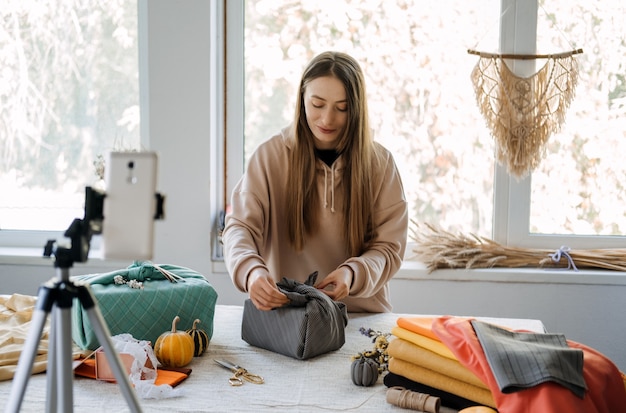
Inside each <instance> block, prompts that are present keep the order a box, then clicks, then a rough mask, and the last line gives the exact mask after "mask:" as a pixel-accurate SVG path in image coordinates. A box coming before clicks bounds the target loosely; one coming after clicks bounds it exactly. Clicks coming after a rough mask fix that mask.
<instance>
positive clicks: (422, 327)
mask: <svg viewBox="0 0 626 413" xmlns="http://www.w3.org/2000/svg"><path fill="white" fill-rule="evenodd" d="M435 318H437V317H399V318H398V320H397V324H398V327H402V328H404V329H406V330H409V331H412V332H414V333H416V334H421V335H423V336H426V337H428V338H431V339H433V340H435V341H441V340H439V337H437V334H435V333H434V332H433V330H432V325H433V321H434V320H435Z"/></svg>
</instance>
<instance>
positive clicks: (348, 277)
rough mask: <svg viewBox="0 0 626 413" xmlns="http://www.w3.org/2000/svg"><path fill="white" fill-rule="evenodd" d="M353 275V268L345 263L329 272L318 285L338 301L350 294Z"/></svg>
mask: <svg viewBox="0 0 626 413" xmlns="http://www.w3.org/2000/svg"><path fill="white" fill-rule="evenodd" d="M353 277H354V273H353V272H352V269H351V268H350V267H348V266H347V265H344V266H341V267H339V268H337V269H336V270H335V271H333V272H331V273H330V274H328V275H327V276H326V278H324V279H323V280H322V281H321V282H320V283H318V284H317V286H316V287H317V288H319V289H320V290H322V292H324V293H325V294H326V295H327V296H329V297H330V298H332V299H333V300H335V301H338V300H341V299H342V298H346V297H347V296H348V294H350V286H351V285H352V278H353Z"/></svg>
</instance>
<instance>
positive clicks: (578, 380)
mask: <svg viewBox="0 0 626 413" xmlns="http://www.w3.org/2000/svg"><path fill="white" fill-rule="evenodd" d="M472 327H473V328H474V331H475V332H476V336H477V337H478V341H480V344H481V346H482V348H483V351H484V353H485V356H486V358H487V361H488V363H489V367H490V368H491V371H492V373H493V375H494V377H495V379H496V382H497V384H498V387H499V388H500V391H501V392H502V393H513V392H516V391H520V390H523V389H526V388H529V387H533V386H536V385H538V384H541V383H544V382H547V381H553V382H556V383H558V384H560V385H562V386H565V387H566V388H568V389H570V390H571V391H572V392H573V393H574V394H575V395H577V396H578V397H580V398H583V397H584V396H585V391H586V390H587V385H586V383H585V379H584V377H583V351H582V350H581V349H573V348H570V347H569V346H568V345H567V340H566V339H565V336H563V335H562V334H538V333H523V332H512V331H508V330H505V329H502V328H500V327H497V326H495V325H493V324H489V323H485V322H482V321H478V320H472Z"/></svg>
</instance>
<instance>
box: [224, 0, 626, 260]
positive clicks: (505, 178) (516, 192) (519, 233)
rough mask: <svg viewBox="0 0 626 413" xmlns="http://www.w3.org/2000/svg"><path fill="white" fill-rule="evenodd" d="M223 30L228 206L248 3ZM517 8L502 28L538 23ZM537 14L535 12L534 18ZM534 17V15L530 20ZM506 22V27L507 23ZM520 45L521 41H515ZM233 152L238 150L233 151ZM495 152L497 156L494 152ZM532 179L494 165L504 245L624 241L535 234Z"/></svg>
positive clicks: (238, 146) (238, 142) (239, 143)
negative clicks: (224, 39)
mask: <svg viewBox="0 0 626 413" xmlns="http://www.w3.org/2000/svg"><path fill="white" fill-rule="evenodd" d="M225 3H226V4H225V25H226V29H225V33H226V45H227V47H226V61H227V64H226V69H225V70H226V72H225V77H226V79H227V82H226V96H225V99H226V108H227V113H226V131H225V135H224V136H225V148H226V159H227V161H225V162H226V164H227V166H226V168H225V172H226V176H225V180H226V182H225V184H224V189H225V191H226V192H225V196H224V199H225V206H227V205H228V197H229V194H230V193H231V192H232V190H233V188H234V186H235V185H236V183H237V181H238V180H239V178H240V177H241V176H242V174H243V172H244V170H245V164H244V163H245V161H244V155H245V154H244V148H245V146H244V140H245V136H244V126H243V125H244V123H243V122H241V119H243V117H244V116H245V111H244V104H243V102H244V95H245V87H244V65H245V45H244V43H245V38H244V30H245V17H244V16H245V11H244V7H245V5H244V3H245V2H225ZM511 5H512V7H515V8H516V9H517V13H515V15H513V16H512V17H511V16H509V17H511V18H514V19H516V20H515V21H513V22H511V21H508V22H503V21H502V22H501V27H517V28H518V29H519V28H520V27H522V28H523V27H528V24H529V22H530V23H532V19H533V18H534V26H535V27H536V15H537V10H538V2H537V0H534V1H530V2H519V3H518V0H501V9H502V10H506V8H507V7H509V6H511ZM533 16H534V17H533ZM529 19H530V20H529ZM507 23H508V26H507ZM502 33H503V34H502V38H503V39H505V40H502V42H503V45H504V46H505V47H508V46H507V43H506V42H509V45H510V42H511V41H512V39H513V38H514V39H516V41H519V40H520V39H521V41H522V42H523V41H526V42H528V40H529V39H531V40H532V39H534V37H535V36H534V33H532V32H529V31H527V33H526V35H527V36H526V37H524V36H519V34H520V31H519V30H518V31H517V32H516V35H515V36H514V37H513V38H512V39H508V38H506V36H507V34H506V33H505V30H504V29H503V30H502ZM515 47H519V44H517V45H515ZM233 154H236V156H234V155H233ZM494 156H495V155H494ZM531 179H532V175H530V176H528V177H525V178H523V179H518V178H516V177H513V176H512V175H510V174H509V173H508V172H507V171H506V168H505V167H504V166H502V165H499V164H496V167H495V170H494V189H493V191H494V195H493V198H494V199H493V202H494V210H493V217H492V219H493V230H492V239H493V240H494V241H496V242H498V243H500V244H502V245H508V246H516V247H521V248H548V249H550V248H554V249H555V250H556V249H558V248H559V247H560V246H564V245H566V246H568V247H570V248H575V249H586V248H594V249H595V248H617V247H623V246H624V245H625V244H626V237H623V236H602V235H566V234H536V233H530V232H529V227H530V212H531V211H530V205H531Z"/></svg>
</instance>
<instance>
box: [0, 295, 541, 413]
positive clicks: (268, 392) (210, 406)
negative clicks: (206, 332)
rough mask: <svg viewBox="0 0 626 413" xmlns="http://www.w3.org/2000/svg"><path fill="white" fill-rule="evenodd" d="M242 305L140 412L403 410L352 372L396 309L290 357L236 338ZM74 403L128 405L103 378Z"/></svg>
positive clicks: (29, 391)
mask: <svg viewBox="0 0 626 413" xmlns="http://www.w3.org/2000/svg"><path fill="white" fill-rule="evenodd" d="M241 315H242V307H239V306H222V305H218V306H217V307H216V311H215V319H214V333H213V338H212V339H211V342H210V344H209V348H208V350H207V351H206V352H205V353H204V354H203V355H202V356H201V357H196V358H194V359H193V361H192V362H191V364H190V365H189V366H188V367H190V368H191V369H193V371H192V373H191V375H190V376H189V377H188V378H187V379H186V380H185V381H183V382H182V383H181V384H180V385H179V386H178V388H180V389H182V390H183V391H184V395H183V396H182V397H178V398H170V399H161V400H145V399H140V400H139V401H140V404H141V407H142V409H143V411H144V412H169V413H171V412H231V411H232V412H265V411H267V412H270V411H271V412H280V411H284V412H334V411H358V412H380V411H397V412H401V411H407V410H405V409H401V408H399V407H396V406H393V405H391V404H389V403H387V401H386V390H387V388H386V387H385V385H384V384H383V383H382V379H379V381H378V383H377V384H376V385H374V386H372V387H360V386H356V385H354V384H353V383H352V380H351V378H350V365H351V359H350V358H351V356H352V355H355V354H357V353H359V352H363V351H365V350H372V349H373V343H372V339H371V338H369V337H366V336H364V335H363V334H361V333H360V332H359V328H361V327H365V328H372V329H374V330H378V331H381V332H389V331H390V330H391V328H392V327H393V326H394V325H395V324H396V320H397V318H398V315H397V314H391V313H387V314H351V315H350V321H349V323H348V326H347V329H346V343H345V345H344V346H343V347H342V348H341V349H340V350H337V351H335V352H332V353H329V354H325V355H322V356H319V357H316V358H313V359H310V360H304V361H301V360H295V359H292V358H289V357H286V356H283V355H280V354H275V353H272V352H269V351H266V350H263V349H259V348H256V347H252V346H250V345H248V344H247V343H246V342H245V341H243V340H242V339H241ZM506 324H508V325H511V326H512V327H515V326H516V324H517V325H518V326H519V327H520V328H522V327H523V328H533V327H534V328H536V329H541V328H542V325H541V322H539V321H532V320H508V319H507V323H506ZM214 359H227V360H231V361H233V362H235V363H237V364H239V365H241V366H243V367H244V368H246V369H248V370H249V371H250V372H253V373H257V374H259V375H261V376H263V377H264V378H265V384H262V385H255V384H250V383H245V384H244V385H243V386H241V387H232V386H230V385H229V384H228V378H229V377H230V372H229V371H228V370H225V369H224V368H222V367H220V366H218V365H217V364H215V362H214V361H213V360H214ZM46 380H47V378H46V375H45V373H44V374H37V375H33V376H31V377H30V379H29V381H28V387H27V388H26V393H25V395H24V398H23V401H22V409H21V411H23V412H42V411H44V406H45V403H46V399H47V395H46ZM10 386H11V382H10V381H4V382H0V406H3V409H4V406H5V405H6V404H7V398H8V397H9V392H10ZM73 393H74V394H73V398H74V409H75V411H78V412H89V413H96V412H107V413H109V412H126V411H129V408H128V406H127V404H126V400H125V399H124V397H123V396H122V394H121V392H120V389H119V388H118V386H117V385H116V384H114V383H107V382H102V381H97V380H92V379H87V378H82V377H77V378H75V380H74V385H73Z"/></svg>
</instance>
